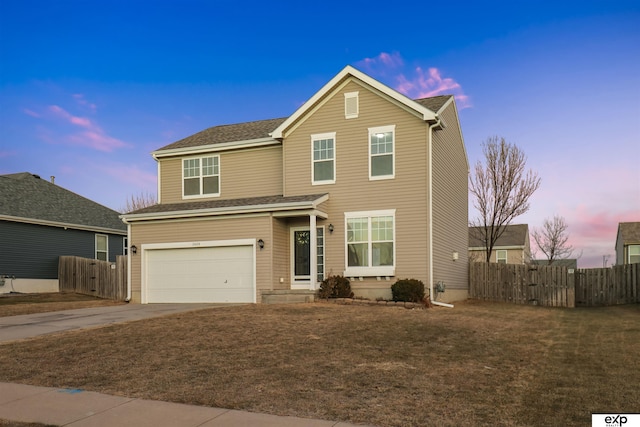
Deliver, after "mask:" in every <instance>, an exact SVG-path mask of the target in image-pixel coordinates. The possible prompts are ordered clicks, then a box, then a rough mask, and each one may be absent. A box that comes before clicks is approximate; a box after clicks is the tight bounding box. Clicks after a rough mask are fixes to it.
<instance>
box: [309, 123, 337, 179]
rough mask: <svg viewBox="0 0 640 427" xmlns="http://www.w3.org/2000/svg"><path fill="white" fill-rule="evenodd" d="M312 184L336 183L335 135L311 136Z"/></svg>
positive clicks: (333, 133) (332, 133)
mask: <svg viewBox="0 0 640 427" xmlns="http://www.w3.org/2000/svg"><path fill="white" fill-rule="evenodd" d="M311 163H312V171H313V177H312V184H333V183H335V182H336V133H335V132H331V133H322V134H317V135H311Z"/></svg>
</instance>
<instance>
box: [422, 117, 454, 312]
mask: <svg viewBox="0 0 640 427" xmlns="http://www.w3.org/2000/svg"><path fill="white" fill-rule="evenodd" d="M435 126H440V117H438V115H436V122H435V123H433V124H431V125H429V130H428V138H427V139H428V140H429V147H428V149H427V151H428V152H427V157H428V158H429V196H428V200H427V202H428V203H429V262H428V265H429V274H428V277H429V298H431V304H433V305H438V306H441V307H448V308H453V304H447V303H445V302H440V301H435V299H433V298H434V297H433V137H432V134H433V128H434V127H435Z"/></svg>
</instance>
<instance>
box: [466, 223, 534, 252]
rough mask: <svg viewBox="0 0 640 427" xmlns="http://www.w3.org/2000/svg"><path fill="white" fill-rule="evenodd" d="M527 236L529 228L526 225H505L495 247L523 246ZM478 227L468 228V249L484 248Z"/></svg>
mask: <svg viewBox="0 0 640 427" xmlns="http://www.w3.org/2000/svg"><path fill="white" fill-rule="evenodd" d="M528 234H529V226H528V225H527V224H516V225H507V228H506V229H505V230H504V233H502V236H500V238H499V239H498V240H497V241H496V244H495V245H494V247H496V246H524V245H525V244H526V241H527V235H528ZM480 236H482V234H481V232H480V227H469V247H470V248H478V247H484V246H485V244H484V242H483V241H482V239H481V237H480Z"/></svg>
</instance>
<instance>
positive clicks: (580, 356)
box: [0, 302, 640, 427]
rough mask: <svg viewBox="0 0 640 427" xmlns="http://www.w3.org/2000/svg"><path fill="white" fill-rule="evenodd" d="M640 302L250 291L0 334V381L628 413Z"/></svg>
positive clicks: (436, 420) (407, 418)
mask: <svg viewBox="0 0 640 427" xmlns="http://www.w3.org/2000/svg"><path fill="white" fill-rule="evenodd" d="M639 315H640V305H631V306H619V307H605V308H589V309H552V308H543V307H527V306H514V305H506V304H491V303H479V302H468V303H463V304H457V305H456V307H455V308H454V309H452V310H450V309H445V308H434V309H428V310H422V309H416V310H407V309H404V308H397V307H379V306H344V305H334V304H321V303H316V304H304V305H283V306H274V305H246V306H235V307H224V308H215V309H206V310H200V311H195V312H189V313H181V314H176V315H171V316H166V317H162V318H155V319H147V320H142V321H138V322H131V323H126V324H119V325H112V326H108V327H105V328H101V329H94V330H90V331H75V332H69V333H65V334H60V335H56V336H55V337H41V338H37V339H32V340H28V341H22V342H14V343H9V344H5V345H2V351H1V352H0V365H1V366H7V367H10V369H4V370H2V371H0V381H6V382H16V383H24V384H33V385H39V386H49V387H70V388H82V389H86V390H92V391H98V392H104V393H110V394H116V395H124V396H129V397H138V398H145V399H158V400H167V401H173V402H180V403H190V404H196V405H205V406H216V407H223V408H232V409H241V410H248V411H255V412H265V413H272V414H278V415H295V416H300V417H310V418H320V419H328V420H340V421H347V422H352V423H366V424H373V425H376V426H382V427H385V426H407V425H445V426H446V425H452V426H453V425H501V426H516V425H517V426H522V425H588V424H589V423H590V420H591V412H598V411H601V412H638V410H639V409H640V408H639V407H638V405H639V404H638V402H640V391H639V390H638V387H637V384H639V383H640V370H638V369H637V355H638V354H640V326H639V323H638V319H639Z"/></svg>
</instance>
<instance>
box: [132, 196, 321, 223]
mask: <svg viewBox="0 0 640 427" xmlns="http://www.w3.org/2000/svg"><path fill="white" fill-rule="evenodd" d="M328 198H329V196H328V195H327V194H309V195H302V196H289V197H284V196H281V195H276V196H265V197H246V198H241V199H226V200H203V201H194V202H184V203H162V204H157V205H153V206H149V207H146V208H142V209H139V210H137V211H133V212H130V213H128V214H126V215H123V216H122V217H123V218H124V219H125V220H126V221H136V220H147V219H152V218H157V217H172V216H180V217H184V216H185V215H189V216H201V215H230V214H237V213H244V212H252V213H255V212H289V214H290V213H291V212H292V211H305V212H306V211H309V210H314V209H317V208H318V205H320V204H321V203H323V202H325V201H326V200H327V199H328ZM316 214H318V215H319V216H322V217H324V216H326V215H325V214H324V213H323V212H320V211H318V212H316Z"/></svg>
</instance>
